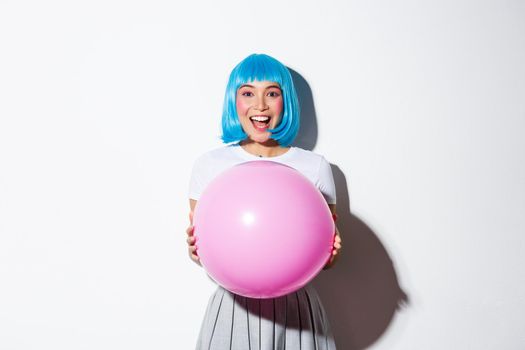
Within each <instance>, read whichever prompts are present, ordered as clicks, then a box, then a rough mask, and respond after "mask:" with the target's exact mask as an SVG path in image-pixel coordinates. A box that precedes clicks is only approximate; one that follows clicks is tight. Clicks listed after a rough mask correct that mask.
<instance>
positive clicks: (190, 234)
mask: <svg viewBox="0 0 525 350" xmlns="http://www.w3.org/2000/svg"><path fill="white" fill-rule="evenodd" d="M194 229H195V226H190V227H188V228H187V229H186V234H187V235H188V236H193V231H194Z"/></svg>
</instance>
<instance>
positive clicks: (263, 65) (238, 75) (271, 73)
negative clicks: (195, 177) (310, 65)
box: [221, 54, 300, 146]
mask: <svg viewBox="0 0 525 350" xmlns="http://www.w3.org/2000/svg"><path fill="white" fill-rule="evenodd" d="M252 81H271V82H276V83H278V84H279V86H280V87H281V92H282V97H283V112H282V116H281V121H280V122H279V125H277V126H276V127H275V129H268V131H269V132H270V133H271V138H272V139H274V140H276V141H277V142H279V144H280V145H281V146H289V145H290V144H291V143H292V142H293V140H294V139H295V136H297V131H298V130H299V116H300V109H299V100H298V99H297V93H296V92H295V87H294V85H293V81H292V76H291V75H290V71H289V70H288V68H286V67H285V66H284V65H283V64H282V63H281V62H279V61H277V60H276V59H275V58H273V57H270V56H268V55H264V54H252V55H250V56H248V57H246V58H245V59H244V60H242V61H241V63H239V64H238V65H237V66H236V67H235V68H234V69H233V70H232V72H231V74H230V79H229V80H228V86H227V87H226V94H225V95H224V106H223V111H222V137H221V138H222V141H223V142H224V143H230V142H239V141H242V140H244V139H246V138H247V137H248V135H247V134H246V133H245V132H244V130H243V129H242V126H241V123H240V121H239V117H238V115H237V108H236V107H235V102H236V98H237V90H238V89H239V87H240V86H241V85H243V84H247V83H250V82H252Z"/></svg>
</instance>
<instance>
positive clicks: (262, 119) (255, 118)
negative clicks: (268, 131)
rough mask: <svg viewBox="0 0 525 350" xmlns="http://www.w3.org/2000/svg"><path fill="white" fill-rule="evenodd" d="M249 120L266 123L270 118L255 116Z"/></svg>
mask: <svg viewBox="0 0 525 350" xmlns="http://www.w3.org/2000/svg"><path fill="white" fill-rule="evenodd" d="M250 120H255V121H258V122H266V121H268V120H270V117H260V116H255V117H250Z"/></svg>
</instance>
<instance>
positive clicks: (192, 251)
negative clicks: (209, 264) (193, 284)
mask: <svg viewBox="0 0 525 350" xmlns="http://www.w3.org/2000/svg"><path fill="white" fill-rule="evenodd" d="M193 230H194V226H193V212H190V226H189V227H188V228H187V229H186V234H187V235H188V238H186V243H188V253H189V255H190V258H191V260H193V261H194V262H195V263H196V264H197V265H199V266H202V264H201V262H200V259H199V256H198V255H197V246H196V245H195V242H196V239H195V236H194V235H193Z"/></svg>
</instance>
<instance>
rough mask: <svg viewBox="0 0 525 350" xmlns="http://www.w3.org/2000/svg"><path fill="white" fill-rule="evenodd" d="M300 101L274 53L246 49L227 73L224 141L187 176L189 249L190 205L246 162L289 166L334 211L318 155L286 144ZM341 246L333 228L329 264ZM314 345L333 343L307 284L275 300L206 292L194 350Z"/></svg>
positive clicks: (326, 168) (291, 349)
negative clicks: (228, 171) (220, 176)
mask: <svg viewBox="0 0 525 350" xmlns="http://www.w3.org/2000/svg"><path fill="white" fill-rule="evenodd" d="M299 114H300V112H299V103H298V100H297V94H296V91H295V88H294V85H293V81H292V78H291V75H290V72H289V71H288V69H287V68H286V67H285V66H284V65H283V64H282V63H280V62H279V61H277V60H276V59H274V58H272V57H270V56H267V55H263V54H253V55H250V56H248V57H247V58H245V59H244V60H243V61H242V62H240V63H239V64H238V65H237V66H236V67H235V68H234V69H233V71H232V72H231V74H230V79H229V81H228V86H227V88H226V94H225V99H224V107H223V115H222V140H223V141H224V143H227V144H228V145H226V146H224V147H221V148H218V149H215V150H212V151H209V152H207V153H205V154H203V155H201V156H200V157H199V158H198V159H197V160H196V162H195V164H194V166H193V170H192V176H191V180H190V191H189V198H190V227H188V229H187V230H186V233H187V235H188V238H187V242H188V250H189V254H190V257H191V259H192V260H193V261H195V262H196V263H198V264H199V265H200V262H199V257H198V254H197V247H196V246H195V238H194V237H193V226H192V218H193V210H194V208H195V205H196V204H197V201H198V199H199V197H200V195H201V193H202V191H203V190H204V189H205V187H206V186H207V184H208V183H209V182H210V181H211V180H213V179H214V178H215V177H216V176H217V175H218V174H220V173H221V172H222V171H224V170H226V169H228V168H230V167H232V166H234V165H237V164H240V163H244V162H246V161H256V160H261V159H267V160H272V161H275V162H279V163H282V164H285V165H288V166H291V167H293V168H295V169H297V170H298V171H300V172H301V173H302V174H303V175H305V176H306V177H307V178H308V179H310V181H311V182H312V183H313V184H315V186H316V187H317V188H318V189H319V190H320V191H321V193H322V194H323V196H324V197H325V199H326V201H327V203H328V205H329V207H330V210H331V211H332V214H333V216H334V220H335V218H336V215H335V199H336V198H335V185H334V180H333V176H332V172H331V168H330V164H329V163H328V162H327V161H326V160H325V159H324V157H323V156H320V155H318V154H315V153H313V152H311V151H307V150H303V149H301V148H297V147H291V146H290V144H291V143H292V142H293V140H294V138H295V136H296V135H297V131H298V129H299ZM340 249H341V238H340V236H339V232H338V230H337V228H336V232H335V239H334V247H333V251H332V257H331V259H330V261H329V262H328V264H327V265H326V267H325V268H328V267H330V266H332V265H333V264H334V262H335V259H336V258H337V256H338V253H339V250H340ZM201 349H208V350H223V349H233V350H247V349H261V350H265V349H286V350H295V349H307V350H309V349H312V350H313V349H317V350H324V349H326V350H333V349H335V342H334V340H333V338H332V335H331V331H330V326H329V323H328V320H327V317H326V315H325V311H324V309H323V306H322V304H321V301H320V299H319V297H318V295H317V293H316V292H315V290H314V289H313V288H312V286H310V285H307V286H306V287H304V288H301V289H300V290H298V291H297V292H295V293H291V294H288V295H285V296H282V297H279V298H274V299H251V298H246V297H242V296H239V295H235V294H233V293H231V292H229V291H227V290H225V289H224V288H222V287H220V286H219V287H218V289H217V291H216V292H215V293H214V295H213V296H212V297H211V298H210V301H209V304H208V308H207V310H206V315H205V317H204V320H203V323H202V327H201V331H200V335H199V339H198V342H197V350H201Z"/></svg>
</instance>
